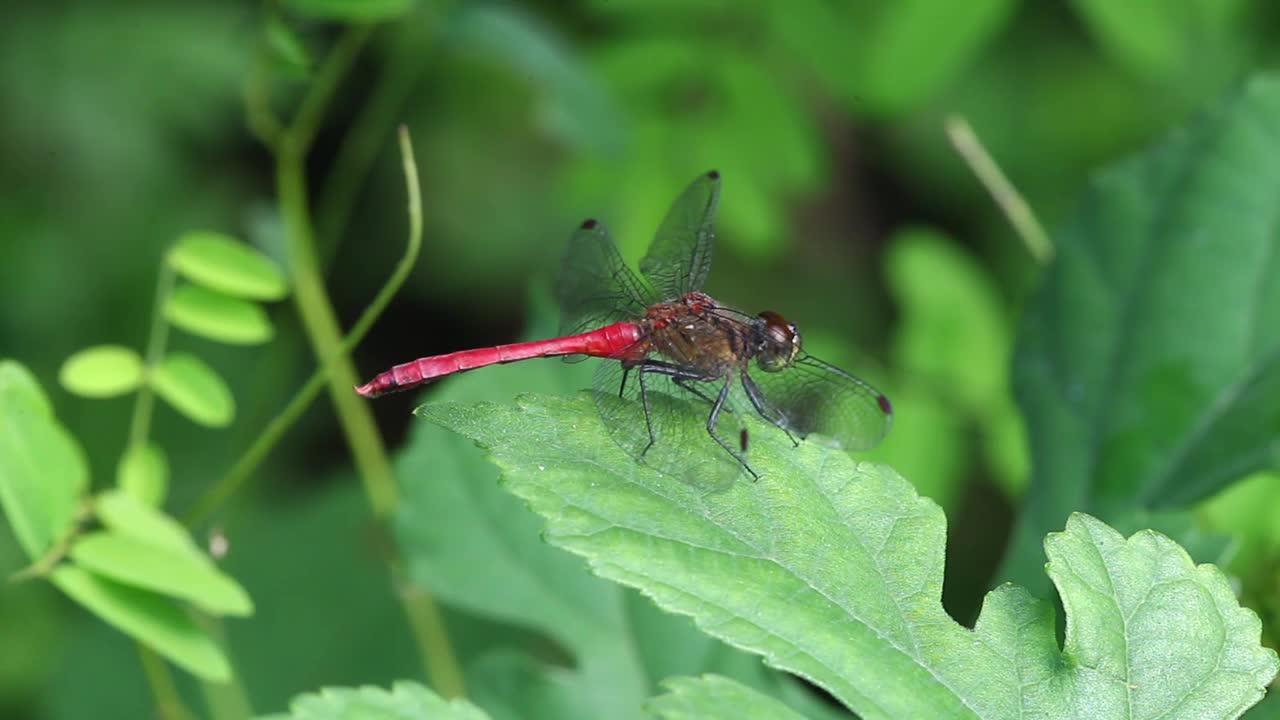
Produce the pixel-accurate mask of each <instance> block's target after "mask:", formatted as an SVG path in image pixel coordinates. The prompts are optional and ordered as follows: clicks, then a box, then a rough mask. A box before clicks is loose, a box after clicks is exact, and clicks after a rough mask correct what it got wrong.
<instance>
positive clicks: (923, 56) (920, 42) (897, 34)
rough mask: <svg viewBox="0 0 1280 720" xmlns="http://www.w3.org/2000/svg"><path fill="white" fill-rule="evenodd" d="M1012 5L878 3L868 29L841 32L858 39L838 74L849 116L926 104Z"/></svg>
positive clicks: (995, 0)
mask: <svg viewBox="0 0 1280 720" xmlns="http://www.w3.org/2000/svg"><path fill="white" fill-rule="evenodd" d="M1017 6H1018V4H1017V3H1016V2H1014V0H968V1H967V2H945V1H943V2H939V0H898V1H897V2H884V3H879V4H878V12H877V14H876V17H875V19H874V20H873V21H872V22H873V24H872V25H871V26H870V27H867V26H857V25H854V24H853V23H850V24H849V25H848V26H846V28H845V31H846V32H848V31H851V30H854V28H855V27H856V28H857V32H858V35H859V40H858V41H857V42H848V41H846V43H847V45H848V46H852V47H854V48H856V57H857V60H856V65H855V66H854V67H853V68H851V72H848V73H846V74H845V75H844V77H847V78H848V80H845V83H846V85H845V87H846V88H847V89H846V97H847V99H848V101H849V103H850V104H851V105H852V106H853V108H854V109H855V111H861V112H873V113H878V114H897V113H901V112H903V111H905V110H909V109H911V108H912V107H913V106H915V105H918V104H920V103H921V102H922V101H924V100H927V99H928V97H929V95H930V94H932V93H934V92H936V91H937V90H938V89H939V88H940V87H941V86H942V85H943V84H944V83H945V82H946V81H947V80H948V79H950V78H951V77H954V76H955V75H957V74H959V72H960V71H961V70H962V69H963V68H964V66H965V65H966V64H967V63H969V62H970V61H971V60H972V59H973V58H974V57H975V56H976V55H977V54H978V52H979V51H980V50H982V48H983V46H984V45H985V44H986V43H987V42H988V41H990V40H991V39H992V38H994V37H995V36H996V35H997V34H998V33H999V32H1000V30H1001V29H1003V28H1004V26H1005V24H1006V23H1007V22H1008V20H1009V19H1010V18H1011V17H1012V15H1013V11H1014V10H1015V9H1016V8H1017ZM845 67H847V66H845ZM845 67H839V68H838V70H844V69H845ZM831 70H837V68H831ZM838 70H837V71H838ZM850 81H852V82H850Z"/></svg>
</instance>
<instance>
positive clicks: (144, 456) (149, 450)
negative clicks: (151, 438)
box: [116, 443, 169, 507]
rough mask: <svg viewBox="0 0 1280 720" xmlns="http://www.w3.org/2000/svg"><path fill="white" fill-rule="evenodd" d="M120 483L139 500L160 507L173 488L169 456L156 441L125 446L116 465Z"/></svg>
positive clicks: (117, 479) (117, 480)
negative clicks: (170, 480) (170, 482)
mask: <svg viewBox="0 0 1280 720" xmlns="http://www.w3.org/2000/svg"><path fill="white" fill-rule="evenodd" d="M116 486H117V487H119V488H120V489H121V490H123V491H125V492H126V493H128V494H129V495H131V496H132V497H133V498H135V499H136V500H138V501H140V502H143V503H146V504H147V505H151V506H153V507H159V506H160V505H162V504H164V498H165V495H166V494H167V493H168V491H169V460H168V458H166V457H165V454H164V450H163V449H161V448H160V446H159V445H156V444H155V443H147V444H146V445H133V446H130V447H129V448H127V449H125V451H124V454H123V455H121V456H120V462H119V464H117V465H116Z"/></svg>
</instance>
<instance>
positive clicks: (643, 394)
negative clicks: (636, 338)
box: [622, 365, 655, 458]
mask: <svg viewBox="0 0 1280 720" xmlns="http://www.w3.org/2000/svg"><path fill="white" fill-rule="evenodd" d="M629 371H630V368H628V369H627V370H624V371H623V376H622V381H623V382H624V383H625V382H626V380H627V376H626V372H629ZM644 374H645V366H644V365H639V366H637V367H636V380H637V381H638V382H639V383H640V406H641V407H642V408H644V429H645V430H646V431H648V433H649V444H648V445H645V446H644V449H643V450H641V451H640V457H641V458H644V456H645V454H646V453H648V452H649V448H651V447H653V443H654V442H655V438H654V436H653V416H652V414H651V412H650V410H649V392H648V388H646V387H645V385H644Z"/></svg>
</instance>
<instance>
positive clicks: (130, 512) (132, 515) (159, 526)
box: [93, 490, 204, 558]
mask: <svg viewBox="0 0 1280 720" xmlns="http://www.w3.org/2000/svg"><path fill="white" fill-rule="evenodd" d="M93 511H94V515H96V516H97V517H98V520H100V521H101V522H102V524H103V525H105V526H106V527H107V529H109V530H111V531H112V532H113V533H115V534H117V535H128V536H129V537H132V538H136V539H138V540H140V541H142V542H145V543H147V544H149V545H154V546H156V547H162V548H165V549H166V550H170V551H172V552H176V553H181V554H184V555H190V556H192V557H197V558H202V557H204V554H203V553H202V552H201V551H200V548H199V547H197V546H196V544H195V542H194V541H193V540H192V539H191V535H190V534H189V533H188V532H187V530H186V528H184V527H182V525H181V524H179V523H178V521H177V520H174V519H173V518H171V517H169V516H168V515H166V514H164V513H163V512H161V511H160V510H158V509H156V508H155V507H153V506H151V505H148V504H146V503H145V502H143V501H142V500H139V499H138V498H137V497H135V496H134V495H133V494H131V493H128V492H125V491H124V490H108V491H107V492H104V493H102V494H100V495H98V496H97V497H95V498H94V501H93Z"/></svg>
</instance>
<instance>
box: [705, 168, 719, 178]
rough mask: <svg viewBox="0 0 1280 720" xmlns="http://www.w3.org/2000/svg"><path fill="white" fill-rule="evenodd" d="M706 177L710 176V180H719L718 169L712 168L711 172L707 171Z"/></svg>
mask: <svg viewBox="0 0 1280 720" xmlns="http://www.w3.org/2000/svg"><path fill="white" fill-rule="evenodd" d="M707 177H709V178H711V179H712V180H719V179H720V171H719V170H712V171H711V172H709V173H707Z"/></svg>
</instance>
